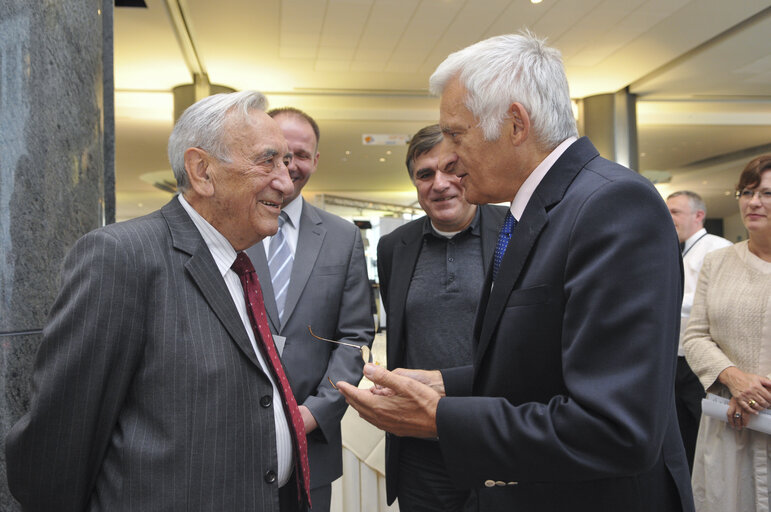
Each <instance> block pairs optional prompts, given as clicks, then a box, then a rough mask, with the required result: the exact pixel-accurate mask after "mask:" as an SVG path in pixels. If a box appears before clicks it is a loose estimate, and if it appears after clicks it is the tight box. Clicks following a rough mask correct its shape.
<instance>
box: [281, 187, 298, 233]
mask: <svg viewBox="0 0 771 512" xmlns="http://www.w3.org/2000/svg"><path fill="white" fill-rule="evenodd" d="M281 211H284V212H286V214H287V215H288V216H289V220H291V221H292V226H293V227H295V228H297V227H299V226H300V216H301V215H302V213H303V196H302V195H299V196H297V197H295V198H294V199H292V202H291V203H289V204H288V205H286V206H283V207H282V208H281Z"/></svg>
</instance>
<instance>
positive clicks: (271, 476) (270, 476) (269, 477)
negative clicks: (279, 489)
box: [265, 470, 276, 484]
mask: <svg viewBox="0 0 771 512" xmlns="http://www.w3.org/2000/svg"><path fill="white" fill-rule="evenodd" d="M265 481H266V482H267V483H269V484H272V483H274V482H275V481H276V472H275V471H273V470H269V471H268V472H267V473H265Z"/></svg>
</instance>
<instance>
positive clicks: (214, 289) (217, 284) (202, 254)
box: [161, 198, 260, 368]
mask: <svg viewBox="0 0 771 512" xmlns="http://www.w3.org/2000/svg"><path fill="white" fill-rule="evenodd" d="M161 212H162V213H163V216H164V218H165V219H166V223H167V224H168V226H169V231H170V232H171V238H172V245H173V246H174V248H175V249H177V250H179V251H182V252H184V253H186V254H189V255H190V259H188V260H187V262H186V263H185V269H186V270H187V271H188V273H189V274H190V277H191V278H192V279H193V281H194V282H195V284H196V285H197V286H198V289H199V290H200V291H201V294H202V295H203V298H204V300H205V301H206V303H207V304H208V306H209V308H211V310H212V311H214V314H215V315H216V316H217V318H218V319H219V320H220V322H222V325H223V326H224V327H225V329H226V330H227V331H228V333H229V334H230V336H231V337H232V338H233V340H234V341H235V343H236V345H238V347H239V348H240V349H241V350H242V351H243V352H244V354H245V355H246V357H247V358H249V360H250V361H252V363H254V364H255V365H256V366H257V367H258V368H259V367H260V364H259V362H258V361H257V356H256V355H255V353H254V348H253V347H252V343H251V341H249V336H248V335H247V333H246V330H245V329H244V324H243V322H242V321H241V317H240V316H239V315H238V311H237V310H236V307H235V304H233V298H232V297H231V296H230V292H229V291H228V288H227V285H226V284H225V281H224V280H223V279H222V276H221V275H220V271H219V268H217V264H216V263H214V258H212V255H211V252H210V251H209V248H208V247H207V245H206V242H204V240H203V238H201V234H200V233H199V232H198V229H197V228H196V227H195V224H193V221H192V220H191V219H190V216H189V215H188V214H187V212H186V211H185V209H184V208H183V207H182V205H181V204H180V203H179V201H178V200H177V199H176V198H174V199H173V200H172V201H171V202H170V203H168V204H167V205H166V206H164V207H163V208H162V209H161Z"/></svg>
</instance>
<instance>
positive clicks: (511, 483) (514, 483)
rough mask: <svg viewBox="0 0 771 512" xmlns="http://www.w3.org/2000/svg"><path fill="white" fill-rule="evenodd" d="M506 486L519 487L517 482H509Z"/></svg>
mask: <svg viewBox="0 0 771 512" xmlns="http://www.w3.org/2000/svg"><path fill="white" fill-rule="evenodd" d="M506 485H519V482H509V483H507V484H506Z"/></svg>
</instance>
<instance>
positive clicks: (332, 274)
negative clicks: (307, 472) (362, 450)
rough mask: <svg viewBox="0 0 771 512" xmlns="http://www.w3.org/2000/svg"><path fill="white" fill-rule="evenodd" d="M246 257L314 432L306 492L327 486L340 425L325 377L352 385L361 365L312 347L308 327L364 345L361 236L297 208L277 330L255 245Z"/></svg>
mask: <svg viewBox="0 0 771 512" xmlns="http://www.w3.org/2000/svg"><path fill="white" fill-rule="evenodd" d="M246 252H247V254H248V255H249V258H250V259H251V260H252V263H253V264H254V268H255V270H256V271H257V275H258V276H259V277H261V279H260V284H261V285H262V291H263V295H264V296H265V308H266V309H267V312H268V317H269V321H270V326H271V331H272V332H273V333H277V334H279V335H281V336H285V337H286V344H285V345H284V348H283V352H282V354H281V359H282V361H283V362H284V366H285V367H286V371H287V377H288V378H289V383H290V384H291V386H292V391H293V392H294V395H295V398H296V399H297V403H298V404H300V405H305V406H306V407H308V409H310V411H311V413H312V414H313V417H314V418H316V421H317V422H318V424H319V427H318V428H317V429H316V430H315V431H313V432H311V433H310V434H309V435H308V458H309V462H310V467H311V488H316V487H319V486H321V485H327V484H329V483H330V482H332V481H333V480H335V479H337V478H338V477H339V476H340V475H342V474H343V462H342V448H341V436H340V420H341V419H342V417H343V414H344V413H345V409H346V407H347V404H346V403H345V400H344V399H343V396H342V395H341V394H340V393H339V392H338V391H336V390H335V389H333V388H332V386H331V385H330V384H329V380H327V377H329V378H331V379H332V381H333V382H337V381H339V380H345V381H347V382H350V383H352V384H354V385H356V384H358V383H359V381H360V380H361V375H362V374H361V370H362V366H363V362H362V359H361V353H360V351H358V350H356V349H353V348H350V347H345V346H339V345H335V344H333V343H326V342H324V341H319V340H316V339H314V338H313V337H311V335H310V334H309V333H308V326H309V325H310V326H311V327H312V328H313V332H314V333H315V334H317V335H319V336H322V337H324V338H330V339H334V340H341V341H346V342H352V343H359V344H366V345H371V344H372V339H373V338H374V335H375V332H374V320H373V316H372V308H371V293H372V292H371V287H370V284H369V279H368V277H367V268H366V266H365V260H364V246H363V244H362V240H361V234H360V233H359V229H358V228H357V227H356V226H355V225H354V224H352V223H351V222H348V221H346V220H344V219H341V218H340V217H338V216H336V215H332V214H331V213H328V212H325V211H324V210H321V209H319V208H316V207H315V206H312V205H310V204H308V203H307V202H306V201H303V209H302V215H301V218H300V233H299V237H298V240H297V249H296V250H295V259H294V264H293V265H292V275H291V277H290V279H289V289H288V292H287V298H286V304H285V306H284V322H283V324H281V323H280V322H279V318H278V310H277V309H276V301H275V299H274V297H273V286H272V285H271V282H270V270H269V268H268V262H267V258H266V256H265V247H264V246H263V242H260V243H259V244H257V245H255V246H253V247H251V248H249V249H247V251H246ZM262 276H266V277H267V278H266V279H262Z"/></svg>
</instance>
